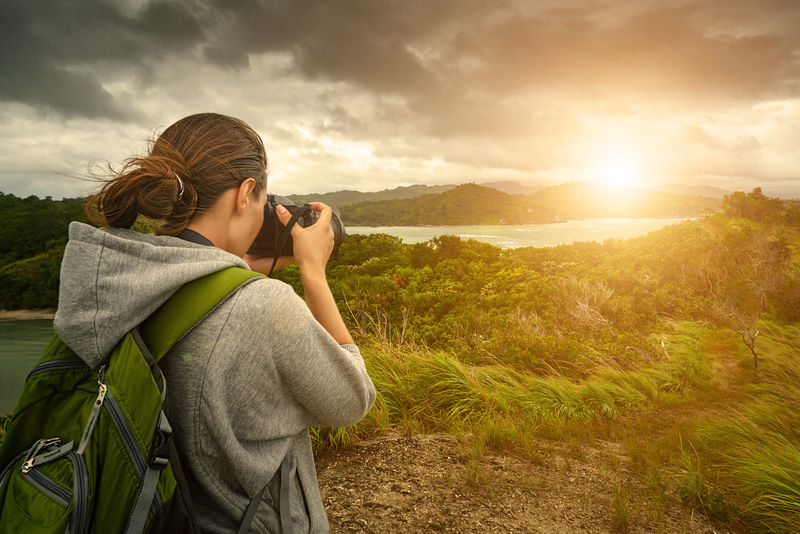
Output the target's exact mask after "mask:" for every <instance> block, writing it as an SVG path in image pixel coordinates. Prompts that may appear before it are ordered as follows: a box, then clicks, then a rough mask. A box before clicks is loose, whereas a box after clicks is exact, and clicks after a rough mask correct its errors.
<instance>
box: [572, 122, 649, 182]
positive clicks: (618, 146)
mask: <svg viewBox="0 0 800 534" xmlns="http://www.w3.org/2000/svg"><path fill="white" fill-rule="evenodd" d="M584 146H585V147H586V148H585V149H584V150H585V151H584V154H585V155H584V157H585V159H584V162H585V163H584V165H585V166H584V167H583V169H582V173H581V174H583V175H584V176H585V178H584V179H585V180H586V181H587V182H589V183H593V184H596V185H599V186H601V187H603V188H607V189H613V190H617V191H618V190H624V189H635V188H637V187H641V186H642V185H643V182H644V181H646V180H647V178H646V177H645V176H643V174H644V173H645V170H644V167H645V161H646V160H647V159H648V158H647V157H646V154H647V150H646V149H645V145H644V144H643V142H642V140H640V139H637V138H636V136H635V135H634V134H633V133H632V132H630V131H625V130H624V129H623V128H621V127H616V128H615V127H613V126H610V127H607V128H606V129H605V130H604V132H603V135H602V137H599V138H598V137H597V133H596V132H595V135H594V136H592V137H588V138H587V139H586V144H585V145H584Z"/></svg>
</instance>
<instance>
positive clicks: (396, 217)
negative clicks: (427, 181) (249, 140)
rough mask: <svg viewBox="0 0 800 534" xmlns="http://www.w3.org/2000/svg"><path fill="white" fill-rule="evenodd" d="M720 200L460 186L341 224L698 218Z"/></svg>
mask: <svg viewBox="0 0 800 534" xmlns="http://www.w3.org/2000/svg"><path fill="white" fill-rule="evenodd" d="M718 205H719V200H717V199H713V198H707V197H694V196H686V195H673V194H669V193H659V192H656V191H644V190H635V191H621V192H620V191H615V190H608V189H604V188H602V187H599V186H594V185H590V184H585V183H579V182H571V183H566V184H561V185H557V186H553V187H548V188H547V189H544V190H542V191H539V192H537V193H534V194H531V195H509V194H507V193H503V192H501V191H498V190H497V189H493V188H489V187H483V186H480V185H476V184H464V185H460V186H458V187H456V188H455V189H452V190H450V191H446V192H444V193H440V194H434V195H423V196H420V197H416V198H412V199H403V200H391V201H381V202H360V203H358V204H354V205H350V206H347V207H346V208H345V209H342V219H343V220H344V222H345V224H349V225H359V226H424V225H465V224H535V223H549V222H558V221H564V220H567V219H583V218H588V217H697V216H699V215H701V214H703V213H704V212H706V211H713V210H715V209H717V207H718Z"/></svg>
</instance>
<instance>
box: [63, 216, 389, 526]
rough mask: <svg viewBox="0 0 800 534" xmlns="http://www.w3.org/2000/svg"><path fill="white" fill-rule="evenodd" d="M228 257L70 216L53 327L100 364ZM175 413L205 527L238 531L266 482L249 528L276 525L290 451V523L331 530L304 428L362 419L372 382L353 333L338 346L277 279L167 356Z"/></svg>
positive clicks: (242, 294) (232, 302)
mask: <svg viewBox="0 0 800 534" xmlns="http://www.w3.org/2000/svg"><path fill="white" fill-rule="evenodd" d="M229 266H239V267H244V268H247V265H246V264H245V263H244V262H243V261H242V259H241V258H238V257H237V256H234V255H232V254H229V253H227V252H225V251H223V250H221V249H218V248H215V247H211V246H205V245H198V244H195V243H190V242H187V241H183V240H181V239H178V238H174V237H166V236H153V235H144V234H139V233H137V232H133V231H131V230H123V229H96V228H93V227H91V226H88V225H85V224H81V223H77V222H75V223H72V224H71V225H70V241H69V244H68V245H67V248H66V251H65V254H64V261H63V263H62V267H61V286H60V293H59V306H58V312H57V313H56V318H55V324H54V326H55V329H56V332H58V334H59V336H61V338H62V339H63V340H64V342H65V343H67V345H69V346H70V347H71V348H72V349H73V350H74V351H75V352H76V353H78V355H79V356H80V357H81V358H83V359H84V360H85V361H86V363H88V364H89V365H90V366H92V367H97V366H98V365H99V364H100V362H101V361H102V360H103V359H104V357H105V356H106V355H107V354H108V353H109V352H110V350H111V349H112V348H113V347H114V346H115V345H116V343H117V342H118V341H119V340H120V339H122V337H124V335H125V334H126V333H127V332H128V331H129V330H130V329H131V328H133V327H134V326H136V325H138V324H139V323H141V322H142V321H143V320H144V319H145V318H147V317H148V316H149V315H150V314H151V313H153V312H154V311H155V310H156V309H157V308H158V307H159V306H160V305H161V304H163V303H164V302H165V301H166V300H167V299H168V298H169V297H170V296H171V295H172V294H173V293H174V292H175V291H177V290H178V288H180V287H181V286H182V285H183V284H185V283H186V282H189V281H191V280H194V279H196V278H199V277H202V276H204V275H206V274H210V273H213V272H216V271H218V270H221V269H224V268H226V267H229ZM161 366H162V368H163V370H164V374H165V375H166V377H167V386H168V389H167V390H168V393H169V402H170V422H171V423H172V426H173V427H174V429H175V439H176V444H177V446H178V450H179V451H180V453H181V459H182V462H183V467H184V470H186V471H187V472H188V478H189V483H190V485H191V490H192V497H193V498H194V501H195V504H196V506H197V509H198V516H199V517H198V520H199V525H200V527H201V529H202V530H203V531H204V532H215V533H216V532H220V533H221V532H235V531H236V529H237V527H238V524H239V522H240V521H241V518H242V516H243V514H244V510H245V508H246V506H247V503H248V502H249V500H250V497H251V496H253V495H255V494H256V493H258V491H260V490H261V488H262V487H264V485H265V484H267V483H268V482H269V490H268V491H267V492H266V495H265V497H264V501H265V502H263V503H262V504H261V505H260V506H259V508H258V512H257V515H256V518H255V520H254V522H253V527H252V529H251V531H257V532H270V533H278V532H280V518H279V514H278V503H279V500H278V499H279V494H278V491H279V482H280V476H279V475H277V474H276V473H277V472H278V468H279V467H280V465H281V461H282V460H283V459H284V457H286V456H287V453H291V454H290V456H289V457H290V458H291V469H290V471H291V473H290V481H291V484H290V499H291V503H292V507H291V517H292V522H293V528H294V531H295V532H327V531H328V521H327V517H326V515H325V510H324V508H323V505H322V499H321V497H320V493H319V486H318V483H317V477H316V470H315V467H314V458H313V455H312V451H311V442H310V439H309V435H308V428H309V427H311V426H346V425H350V424H353V423H355V422H357V421H358V420H360V419H361V418H362V417H363V416H364V415H365V414H366V413H367V411H368V410H369V409H370V407H371V406H372V404H373V402H374V400H375V388H374V386H373V384H372V382H371V380H370V378H369V376H368V375H367V371H366V369H365V367H364V361H363V360H362V358H361V355H360V353H359V351H358V348H357V347H356V346H355V345H339V344H338V343H336V341H334V339H333V338H331V336H330V335H329V334H328V333H327V332H326V331H325V329H323V328H322V326H321V325H320V324H319V323H318V322H317V321H316V320H315V319H314V317H313V316H312V315H311V313H310V311H309V309H308V307H307V306H306V304H305V303H304V302H303V300H302V299H300V298H299V297H298V296H297V295H296V294H295V293H294V291H293V290H292V288H291V287H290V286H289V285H287V284H285V283H283V282H280V281H277V280H271V279H267V278H263V279H257V280H256V281H254V282H251V283H248V284H245V285H244V286H242V287H240V288H239V289H238V290H237V291H235V292H234V293H233V294H232V295H231V296H230V297H229V298H228V299H227V300H226V301H225V302H223V303H222V304H221V305H220V306H219V307H218V308H216V309H215V310H214V311H213V312H212V313H211V314H210V315H209V316H207V317H206V318H205V319H203V320H202V321H201V322H200V323H198V324H197V325H196V326H195V328H194V329H192V330H191V331H190V332H189V333H188V334H187V335H186V336H185V337H184V338H183V339H182V340H181V341H179V342H178V343H177V344H176V345H175V346H174V347H173V349H172V350H171V351H170V352H169V353H168V354H167V356H165V357H164V359H163V360H162V364H161Z"/></svg>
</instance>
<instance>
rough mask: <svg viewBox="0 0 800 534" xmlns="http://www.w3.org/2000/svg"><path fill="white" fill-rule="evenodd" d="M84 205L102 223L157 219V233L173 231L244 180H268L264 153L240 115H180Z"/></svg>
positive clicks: (121, 225)
mask: <svg viewBox="0 0 800 534" xmlns="http://www.w3.org/2000/svg"><path fill="white" fill-rule="evenodd" d="M112 173H113V176H112V178H111V179H109V180H107V181H106V182H105V184H104V185H103V187H102V189H101V190H100V192H99V193H97V194H96V195H94V196H93V197H91V198H90V199H89V201H88V203H87V205H86V212H87V214H88V215H89V217H90V219H91V220H92V221H94V222H96V223H98V224H100V225H103V226H115V227H119V228H130V227H131V226H133V223H134V222H136V218H137V217H138V215H140V214H141V215H143V216H145V217H148V218H150V219H157V220H160V221H161V222H162V225H161V227H160V228H159V229H158V230H157V232H156V233H158V234H162V235H178V234H179V233H180V232H181V231H183V229H184V228H186V226H187V225H188V224H189V221H191V219H192V217H194V216H195V215H197V214H199V213H203V212H204V211H206V210H208V209H209V208H210V207H211V206H212V205H213V204H214V202H216V200H217V199H218V198H219V197H220V195H222V193H224V192H225V191H227V190H229V189H232V188H234V187H237V186H238V185H239V184H241V183H242V182H243V181H244V180H246V179H247V178H253V179H254V180H255V181H256V187H255V190H254V192H255V193H260V192H261V190H262V189H263V188H264V187H266V184H267V155H266V153H265V152H264V144H263V143H262V142H261V138H260V137H259V135H258V134H257V133H256V132H255V131H254V130H253V129H252V128H250V126H248V125H247V124H245V123H244V122H243V121H241V120H239V119H235V118H233V117H228V116H226V115H219V114H217V113H199V114H197V115H190V116H188V117H185V118H183V119H181V120H179V121H178V122H176V123H175V124H173V125H172V126H170V127H169V128H167V129H166V130H164V132H163V133H162V134H161V135H160V136H159V137H158V138H157V139H156V140H155V141H151V142H150V150H149V155H147V156H145V157H134V158H130V159H128V160H127V161H126V162H125V164H124V165H123V167H122V169H121V170H120V171H118V172H113V170H112Z"/></svg>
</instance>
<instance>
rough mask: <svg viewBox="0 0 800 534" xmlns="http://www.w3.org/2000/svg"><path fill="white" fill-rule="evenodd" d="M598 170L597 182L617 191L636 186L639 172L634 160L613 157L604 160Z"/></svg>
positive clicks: (617, 156)
mask: <svg viewBox="0 0 800 534" xmlns="http://www.w3.org/2000/svg"><path fill="white" fill-rule="evenodd" d="M598 167H599V168H598V169H597V180H598V181H599V182H600V183H601V184H602V185H605V186H608V187H613V188H615V189H628V188H631V187H633V186H634V185H635V184H636V181H637V179H638V175H639V171H638V168H637V165H636V162H635V161H634V159H633V158H626V157H624V156H619V155H613V156H609V157H607V158H604V159H603V160H602V161H601V162H600V165H599V166H598Z"/></svg>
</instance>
